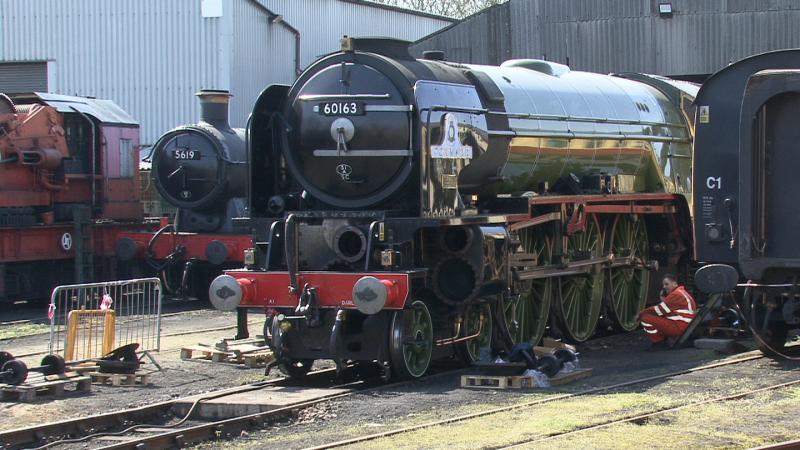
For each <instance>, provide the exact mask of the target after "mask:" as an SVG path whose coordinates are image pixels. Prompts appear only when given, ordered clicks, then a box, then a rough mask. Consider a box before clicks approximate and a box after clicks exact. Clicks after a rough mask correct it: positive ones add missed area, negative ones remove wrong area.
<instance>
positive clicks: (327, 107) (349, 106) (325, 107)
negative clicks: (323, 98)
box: [317, 102, 364, 116]
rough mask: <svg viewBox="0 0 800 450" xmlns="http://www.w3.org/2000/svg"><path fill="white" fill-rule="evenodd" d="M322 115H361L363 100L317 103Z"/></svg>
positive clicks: (362, 112)
mask: <svg viewBox="0 0 800 450" xmlns="http://www.w3.org/2000/svg"><path fill="white" fill-rule="evenodd" d="M317 106H318V108H319V113H320V114H322V115H323V116H361V115H363V114H364V102H325V103H320V104H319V105H317Z"/></svg>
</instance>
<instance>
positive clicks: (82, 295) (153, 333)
mask: <svg viewBox="0 0 800 450" xmlns="http://www.w3.org/2000/svg"><path fill="white" fill-rule="evenodd" d="M161 292H162V290H161V281H159V279H158V278H141V279H136V280H122V281H109V282H104V283H89V284H75V285H70V286H58V287H57V288H55V289H54V290H53V294H52V295H51V297H50V309H49V312H48V317H49V318H50V344H49V350H50V353H57V354H60V355H62V356H64V358H65V359H66V360H68V361H80V360H85V359H92V358H99V357H101V356H103V355H104V354H106V353H108V352H109V351H110V350H112V349H114V348H117V347H120V346H123V345H127V344H132V343H134V342H135V343H138V344H139V351H144V352H149V351H159V350H160V347H161V300H162V296H161Z"/></svg>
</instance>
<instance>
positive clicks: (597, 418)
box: [349, 393, 670, 450]
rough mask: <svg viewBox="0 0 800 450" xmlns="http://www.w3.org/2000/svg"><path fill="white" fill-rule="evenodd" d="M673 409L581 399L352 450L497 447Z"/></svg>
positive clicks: (633, 396)
mask: <svg viewBox="0 0 800 450" xmlns="http://www.w3.org/2000/svg"><path fill="white" fill-rule="evenodd" d="M668 405H670V400H669V398H667V397H661V396H657V395H651V394H642V393H621V394H607V395H595V396H586V397H576V398H571V399H568V400H562V401H558V402H554V403H545V404H542V405H536V406H531V407H526V408H521V409H517V410H512V411H507V412H503V413H498V414H492V415H489V416H485V417H481V418H477V419H473V420H467V421H463V422H457V423H454V424H451V425H443V426H435V427H431V428H426V429H422V430H418V431H415V432H412V433H405V434H402V435H399V436H392V437H388V438H383V439H378V440H375V441H371V442H365V443H363V444H357V445H356V446H353V447H349V448H365V449H386V448H392V449H417V448H426V449H435V448H441V449H448V450H454V449H474V448H481V447H483V446H491V447H496V446H503V445H509V444H513V443H515V442H519V441H523V440H528V439H535V438H539V437H545V436H547V435H549V434H552V433H559V432H564V431H568V430H572V429H575V428H577V427H581V426H586V425H590V424H593V423H600V422H604V421H607V420H610V419H613V418H619V417H624V416H628V415H632V414H637V413H639V412H644V411H649V410H651V409H656V408H660V407H665V406H668Z"/></svg>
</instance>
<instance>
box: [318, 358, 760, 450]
mask: <svg viewBox="0 0 800 450" xmlns="http://www.w3.org/2000/svg"><path fill="white" fill-rule="evenodd" d="M762 358H764V355H763V354H757V355H751V356H747V357H744V358H737V359H732V360H728V361H722V362H718V363H713V364H706V365H704V366H699V367H692V368H690V369H685V370H678V371H674V372H669V373H665V374H661V375H654V376H650V377H645V378H639V379H636V380H631V381H624V382H622V383H616V384H612V385H609V386H600V387H596V388H590V389H585V390H582V391H578V392H571V393H567V394H556V395H553V396H550V397H546V398H542V399H538V400H532V401H530V402H525V403H520V404H517V405H510V406H503V407H499V408H494V409H490V410H487V411H482V412H477V413H471V414H465V415H462V416H456V417H451V418H448V419H442V420H436V421H432V422H426V423H422V424H419V425H412V426H408V427H403V428H397V429H394V430H389V431H383V432H380V433H375V434H370V435H367V436H361V437H355V438H350V439H345V440H341V441H337V442H330V443H327V444H323V445H318V446H314V447H308V448H306V449H305V450H324V449H329V448H335V447H342V446H345V445H350V444H356V443H361V442H367V441H372V440H375V439H380V438H384V437H389V436H394V435H398V434H404V433H409V432H412V431H417V430H422V429H425V428H430V427H435V426H439V425H448V424H451V423H456V422H463V421H465V420H470V419H476V418H480V417H485V416H490V415H493V414H498V413H502V412H507V411H513V410H516V409H522V408H527V407H530V406H535V405H540V404H544V403H550V402H554V401H556V400H564V399H569V398H574V397H581V396H585V395H591V394H597V393H600V392H605V391H610V390H614V389H619V388H623V387H628V386H635V385H637V384H644V383H649V382H652V381H659V380H663V379H665V378H671V377H675V376H679V375H685V374H689V373H694V372H699V371H702V370H709V369H715V368H718V367H725V366H729V365H733V364H740V363H743V362H747V361H753V360H757V359H762Z"/></svg>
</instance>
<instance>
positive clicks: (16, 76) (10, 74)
mask: <svg viewBox="0 0 800 450" xmlns="http://www.w3.org/2000/svg"><path fill="white" fill-rule="evenodd" d="M0 92H6V93H15V92H47V63H46V62H41V63H0Z"/></svg>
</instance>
